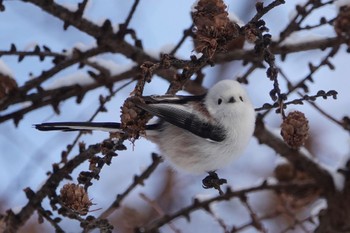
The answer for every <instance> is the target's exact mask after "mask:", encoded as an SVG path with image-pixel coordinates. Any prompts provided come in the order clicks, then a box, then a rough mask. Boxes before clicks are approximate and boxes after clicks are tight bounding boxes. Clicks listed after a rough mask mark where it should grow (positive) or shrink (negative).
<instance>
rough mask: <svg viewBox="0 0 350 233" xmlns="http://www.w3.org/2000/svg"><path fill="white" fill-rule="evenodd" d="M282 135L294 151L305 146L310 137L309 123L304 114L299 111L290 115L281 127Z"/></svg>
mask: <svg viewBox="0 0 350 233" xmlns="http://www.w3.org/2000/svg"><path fill="white" fill-rule="evenodd" d="M281 135H282V137H283V139H284V141H285V142H286V143H287V144H288V145H289V146H290V147H291V148H293V149H298V148H299V147H301V146H302V145H304V144H305V141H306V139H307V138H308V136H309V122H308V120H307V119H306V117H305V115H304V113H302V112H299V111H294V112H291V113H289V114H288V116H287V117H286V118H285V119H284V120H283V123H282V125H281Z"/></svg>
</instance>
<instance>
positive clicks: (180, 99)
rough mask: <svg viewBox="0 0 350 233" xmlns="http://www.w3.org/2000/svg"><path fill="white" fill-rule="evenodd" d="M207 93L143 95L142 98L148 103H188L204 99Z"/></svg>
mask: <svg viewBox="0 0 350 233" xmlns="http://www.w3.org/2000/svg"><path fill="white" fill-rule="evenodd" d="M205 95H206V94H204V95H150V96H142V97H141V98H142V99H143V100H144V101H145V103H146V104H161V103H163V104H165V103H169V104H186V103H188V102H191V101H196V102H198V101H202V100H203V99H204V97H205Z"/></svg>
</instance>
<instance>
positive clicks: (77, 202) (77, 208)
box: [60, 184, 92, 215]
mask: <svg viewBox="0 0 350 233" xmlns="http://www.w3.org/2000/svg"><path fill="white" fill-rule="evenodd" d="M60 193H61V200H62V202H63V204H64V205H65V207H67V208H69V209H71V210H73V211H74V212H76V213H78V214H81V215H86V214H87V213H88V211H89V208H90V206H91V205H92V202H91V201H90V199H89V196H88V194H87V192H86V191H85V189H84V188H83V187H82V186H79V185H77V184H65V185H64V186H63V187H62V189H61V190H60Z"/></svg>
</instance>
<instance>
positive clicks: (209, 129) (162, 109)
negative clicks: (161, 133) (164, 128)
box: [136, 100, 225, 142]
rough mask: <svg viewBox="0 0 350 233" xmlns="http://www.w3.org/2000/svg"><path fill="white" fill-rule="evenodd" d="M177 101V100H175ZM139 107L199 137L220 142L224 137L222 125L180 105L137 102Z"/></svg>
mask: <svg viewBox="0 0 350 233" xmlns="http://www.w3.org/2000/svg"><path fill="white" fill-rule="evenodd" d="M177 101H179V100H177ZM136 105H137V106H138V107H139V108H141V109H143V110H145V111H147V112H149V113H151V114H152V115H155V116H157V117H159V118H161V119H163V120H165V121H167V122H169V123H171V124H173V125H175V126H177V127H179V128H182V129H185V130H187V131H189V132H191V133H193V134H195V135H197V136H199V137H202V138H206V139H210V140H212V141H217V142H221V141H223V140H224V139H225V130H224V128H223V127H222V126H220V125H216V124H213V123H211V122H209V120H208V121H204V120H202V119H201V118H199V117H198V116H197V115H196V114H193V113H191V112H190V111H186V110H184V109H182V108H181V107H180V105H177V106H178V107H176V104H170V103H159V102H158V103H154V104H145V103H137V104H136Z"/></svg>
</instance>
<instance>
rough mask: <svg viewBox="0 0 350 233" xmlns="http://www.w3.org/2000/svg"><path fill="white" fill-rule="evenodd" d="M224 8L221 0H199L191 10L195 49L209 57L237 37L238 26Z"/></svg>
mask: <svg viewBox="0 0 350 233" xmlns="http://www.w3.org/2000/svg"><path fill="white" fill-rule="evenodd" d="M226 8H227V6H226V5H225V4H224V2H223V1H222V0H200V1H198V3H197V5H196V6H195V11H194V12H192V19H193V23H194V25H195V28H196V31H195V35H196V37H195V40H194V42H195V47H196V51H197V52H200V53H203V54H206V55H207V56H209V58H211V57H212V56H213V55H214V54H215V52H216V51H224V50H226V49H227V45H228V44H229V43H230V42H231V41H233V40H235V39H237V38H238V37H239V26H238V24H237V23H234V22H232V21H230V19H229V18H228V13H227V11H226Z"/></svg>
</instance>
